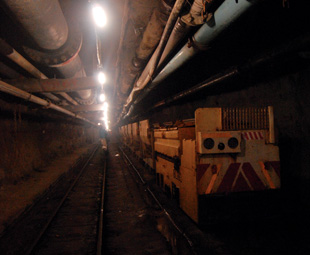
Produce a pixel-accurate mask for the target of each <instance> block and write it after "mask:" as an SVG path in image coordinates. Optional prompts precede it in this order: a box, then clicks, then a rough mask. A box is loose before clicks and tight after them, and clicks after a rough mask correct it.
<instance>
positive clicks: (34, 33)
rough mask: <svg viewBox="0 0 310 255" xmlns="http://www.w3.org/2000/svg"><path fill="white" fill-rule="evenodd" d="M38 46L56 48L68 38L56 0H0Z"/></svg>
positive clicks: (63, 18)
mask: <svg viewBox="0 0 310 255" xmlns="http://www.w3.org/2000/svg"><path fill="white" fill-rule="evenodd" d="M2 1H3V2H4V3H5V4H6V5H7V6H8V7H9V9H10V10H11V11H12V13H13V15H14V16H15V18H16V19H17V20H18V21H19V22H20V24H21V25H22V26H23V27H24V28H25V30H26V31H27V32H28V33H29V35H30V36H31V37H32V38H33V39H34V40H35V42H36V43H37V45H38V46H40V47H41V48H43V49H47V50H56V49H59V48H60V47H61V46H63V45H64V44H65V42H66V41H67V38H68V26H67V23H66V20H65V17H64V16H63V14H62V10H61V7H60V5H59V2H58V0H39V1H34V0H30V1H29V0H28V1H17V0H2Z"/></svg>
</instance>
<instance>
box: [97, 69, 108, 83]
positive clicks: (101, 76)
mask: <svg viewBox="0 0 310 255" xmlns="http://www.w3.org/2000/svg"><path fill="white" fill-rule="evenodd" d="M98 81H99V83H100V84H104V83H105V82H106V81H107V78H106V77H105V74H104V73H103V72H99V73H98Z"/></svg>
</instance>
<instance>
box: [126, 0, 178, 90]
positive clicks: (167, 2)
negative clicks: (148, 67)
mask: <svg viewBox="0 0 310 255" xmlns="http://www.w3.org/2000/svg"><path fill="white" fill-rule="evenodd" d="M174 1H175V0H160V3H159V8H155V9H154V11H153V13H152V16H151V18H150V21H149V22H148V25H147V26H146V28H145V31H144V33H143V37H142V40H141V42H140V44H139V46H138V48H137V49H136V54H135V57H134V58H133V59H132V62H131V63H129V64H128V66H127V67H126V69H128V71H127V75H126V77H124V79H123V81H122V82H121V86H120V91H121V94H123V95H127V93H128V90H129V88H130V87H131V85H132V83H133V82H134V80H135V78H136V76H137V74H138V73H139V72H140V70H141V69H142V68H143V67H144V65H145V63H146V61H147V60H148V59H149V57H150V56H151V54H152V53H153V51H154V50H155V48H156V46H157V45H158V43H159V41H160V39H161V36H162V33H163V31H164V27H165V24H166V22H167V20H168V18H169V15H170V12H171V9H172V6H173V3H174Z"/></svg>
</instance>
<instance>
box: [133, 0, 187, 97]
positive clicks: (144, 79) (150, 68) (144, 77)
mask: <svg viewBox="0 0 310 255" xmlns="http://www.w3.org/2000/svg"><path fill="white" fill-rule="evenodd" d="M184 3H185V0H177V1H176V2H175V4H174V6H173V9H172V11H171V13H170V15H169V18H168V21H167V23H166V26H165V29H164V32H163V34H162V36H161V38H160V41H159V44H158V46H157V48H156V50H155V52H154V54H153V55H152V57H151V59H150V61H149V62H148V64H147V67H146V68H145V69H144V72H143V73H142V74H141V76H140V77H139V79H138V81H137V83H136V84H135V86H134V88H133V89H132V91H131V93H130V95H129V98H131V97H132V96H133V94H134V93H135V91H136V90H139V87H140V86H141V87H143V86H145V84H147V83H149V82H150V81H151V79H152V78H153V75H154V73H155V70H156V68H157V65H158V63H159V60H160V58H161V55H162V53H163V51H164V49H165V47H166V44H167V42H168V39H169V37H170V34H171V32H172V29H173V28H174V25H175V23H176V21H177V19H178V17H179V15H180V12H181V9H182V7H183V5H184Z"/></svg>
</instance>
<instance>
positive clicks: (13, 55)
mask: <svg viewBox="0 0 310 255" xmlns="http://www.w3.org/2000/svg"><path fill="white" fill-rule="evenodd" d="M0 53H1V54H3V55H5V56H6V57H7V58H9V59H10V60H12V61H13V62H14V63H16V64H17V65H19V66H20V67H22V68H23V69H25V70H26V71H27V72H28V73H30V74H32V75H33V76H34V77H36V78H38V79H48V77H47V76H46V75H45V74H43V73H42V72H40V71H39V70H38V69H37V68H36V67H35V66H33V65H32V64H31V63H30V62H29V61H28V60H27V59H25V58H24V57H23V56H22V55H20V54H19V53H18V52H17V51H16V50H15V49H14V48H12V47H11V46H10V45H9V44H8V43H6V42H5V41H4V40H2V39H1V38H0ZM42 95H44V96H46V97H47V98H49V99H51V100H53V101H55V102H59V101H60V99H59V98H58V97H56V96H54V95H53V94H51V93H44V92H43V93H42ZM59 95H61V96H62V97H63V98H65V99H66V100H67V101H69V102H70V103H72V104H74V105H77V104H78V103H77V102H76V101H75V100H73V98H71V97H70V96H69V95H67V94H66V93H63V92H60V93H59Z"/></svg>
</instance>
